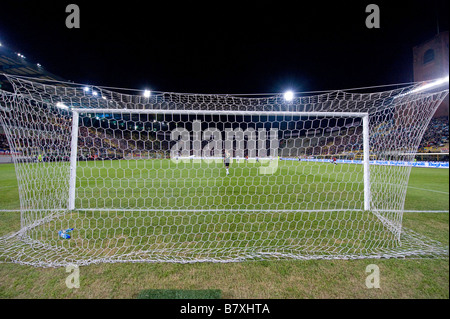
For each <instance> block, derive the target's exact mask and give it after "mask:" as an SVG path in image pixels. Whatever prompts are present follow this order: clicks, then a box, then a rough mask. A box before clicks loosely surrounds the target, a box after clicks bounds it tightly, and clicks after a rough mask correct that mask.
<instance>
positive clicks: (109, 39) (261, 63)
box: [0, 0, 448, 94]
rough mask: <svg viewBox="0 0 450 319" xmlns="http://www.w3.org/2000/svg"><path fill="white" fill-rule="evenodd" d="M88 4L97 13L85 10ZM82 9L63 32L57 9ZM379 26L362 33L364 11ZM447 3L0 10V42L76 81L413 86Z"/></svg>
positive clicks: (262, 89)
mask: <svg viewBox="0 0 450 319" xmlns="http://www.w3.org/2000/svg"><path fill="white" fill-rule="evenodd" d="M93 2H94V3H95V5H94V4H93ZM70 3H75V4H77V5H78V6H79V8H80V13H81V15H80V18H81V19H80V20H81V27H80V29H68V28H66V26H65V20H66V17H67V15H68V13H66V12H65V8H66V6H67V5H68V4H70ZM370 3H375V4H377V5H378V6H379V7H380V13H381V14H380V22H381V28H380V29H368V28H367V27H366V25H365V20H366V17H367V15H368V14H369V13H366V12H365V8H366V6H367V5H368V4H370ZM438 25H439V29H440V30H441V31H446V30H448V1H438V0H428V1H398V0H391V1H379V0H370V1H334V2H331V1H311V2H309V1H287V2H282V1H273V2H265V1H236V2H233V1H208V2H204V1H202V2H194V1H160V2H155V1H139V2H133V1H108V2H103V1H92V0H91V1H79V0H71V1H62V0H59V1H53V2H52V1H18V0H14V1H2V3H1V5H0V42H1V43H3V44H4V45H5V46H8V47H10V48H12V49H13V50H16V51H19V52H21V53H23V54H24V55H25V56H26V57H27V60H28V61H30V62H34V63H40V64H42V65H43V67H44V68H45V69H46V70H48V71H49V72H51V73H54V74H56V75H59V76H61V77H63V78H65V79H68V80H71V81H75V82H78V83H85V84H94V85H102V86H112V87H125V88H133V89H144V88H148V89H151V90H155V91H170V92H189V93H231V94H233V93H274V92H283V91H285V90H287V89H292V90H294V91H316V90H331V89H344V88H353V87H363V86H372V85H382V84H393V83H403V82H411V81H413V71H412V48H413V46H415V45H418V44H420V43H421V42H423V41H425V40H427V39H429V38H430V37H432V36H434V35H435V34H436V33H437V26H438Z"/></svg>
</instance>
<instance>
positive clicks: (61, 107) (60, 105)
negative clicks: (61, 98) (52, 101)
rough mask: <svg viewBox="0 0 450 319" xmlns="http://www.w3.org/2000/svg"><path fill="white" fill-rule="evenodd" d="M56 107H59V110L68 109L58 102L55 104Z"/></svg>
mask: <svg viewBox="0 0 450 319" xmlns="http://www.w3.org/2000/svg"><path fill="white" fill-rule="evenodd" d="M56 107H59V108H60V109H63V110H67V109H68V108H69V107H68V106H67V105H65V104H64V103H61V102H58V103H56Z"/></svg>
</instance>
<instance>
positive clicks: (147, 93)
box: [143, 90, 151, 97]
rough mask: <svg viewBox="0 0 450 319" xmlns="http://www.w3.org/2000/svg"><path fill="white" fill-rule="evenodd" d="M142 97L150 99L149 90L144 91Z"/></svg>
mask: <svg viewBox="0 0 450 319" xmlns="http://www.w3.org/2000/svg"><path fill="white" fill-rule="evenodd" d="M143 95H144V97H150V95H151V92H150V91H149V90H145V91H144V94H143Z"/></svg>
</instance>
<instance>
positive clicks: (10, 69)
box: [0, 43, 66, 90]
mask: <svg viewBox="0 0 450 319" xmlns="http://www.w3.org/2000/svg"><path fill="white" fill-rule="evenodd" d="M1 73H4V74H11V75H19V76H25V77H30V78H35V79H43V80H57V81H66V80H65V79H64V78H62V77H60V76H57V75H55V74H52V73H50V72H48V71H46V70H45V68H44V67H43V66H42V65H40V64H39V63H34V62H31V61H29V60H28V59H27V58H26V56H24V55H23V54H22V53H21V52H15V51H14V50H12V49H10V48H8V47H7V46H5V44H4V43H0V74H1ZM0 88H1V89H3V90H10V89H11V85H10V84H9V82H8V81H7V79H6V78H5V77H4V76H1V75H0Z"/></svg>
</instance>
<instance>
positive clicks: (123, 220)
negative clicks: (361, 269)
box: [0, 76, 448, 267]
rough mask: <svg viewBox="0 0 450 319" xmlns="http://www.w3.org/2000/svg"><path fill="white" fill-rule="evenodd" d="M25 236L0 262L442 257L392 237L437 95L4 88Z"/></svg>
mask: <svg viewBox="0 0 450 319" xmlns="http://www.w3.org/2000/svg"><path fill="white" fill-rule="evenodd" d="M7 77H8V80H9V81H10V83H11V84H12V86H13V88H14V92H12V93H9V92H5V91H0V92H1V95H0V102H1V108H0V115H1V116H0V120H1V124H2V125H3V127H4V130H5V133H6V135H7V139H8V142H9V145H10V148H11V153H12V154H13V157H14V164H15V171H16V174H17V180H18V184H19V195H20V213H21V228H20V230H19V231H17V232H16V233H14V234H10V235H8V236H4V237H1V238H0V261H2V262H16V263H22V264H30V265H34V266H42V267H57V266H64V265H68V264H78V265H86V264H91V263H101V262H183V263H186V262H201V261H211V262H231V261H242V260H261V259H285V258H290V259H332V258H333V259H354V258H393V257H423V256H443V255H448V249H447V247H443V246H442V244H440V243H438V242H434V241H431V240H429V239H427V238H425V237H423V236H420V235H418V234H416V233H414V232H412V231H409V230H405V229H404V228H403V227H402V217H403V208H404V202H405V196H406V190H407V185H408V179H409V174H410V170H411V167H410V166H407V165H403V163H404V162H406V161H411V160H412V159H413V158H414V154H415V153H416V151H417V148H418V145H419V143H420V141H421V138H422V135H423V134H424V131H425V129H426V127H427V125H428V123H429V122H430V120H431V117H432V116H433V113H434V111H435V110H436V108H437V107H438V106H439V104H440V103H441V101H442V100H443V99H444V98H445V97H446V96H447V94H448V88H444V89H443V88H442V87H431V86H430V84H429V83H417V84H414V85H409V86H404V87H402V88H399V89H394V90H385V91H382V92H372V93H360V92H359V90H353V91H331V92H323V93H320V94H306V93H304V94H297V95H296V96H295V97H294V99H293V100H291V101H287V100H285V99H284V97H283V96H282V95H278V94H274V95H267V96H258V97H255V96H250V97H249V96H232V95H205V94H180V93H166V92H152V94H151V95H145V96H144V95H142V94H135V95H133V94H128V93H127V92H123V91H121V90H115V91H113V90H110V89H106V88H102V87H93V86H91V87H84V86H82V85H77V84H72V83H60V82H56V83H55V82H51V83H49V82H45V81H31V80H29V79H26V78H21V77H14V76H7Z"/></svg>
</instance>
